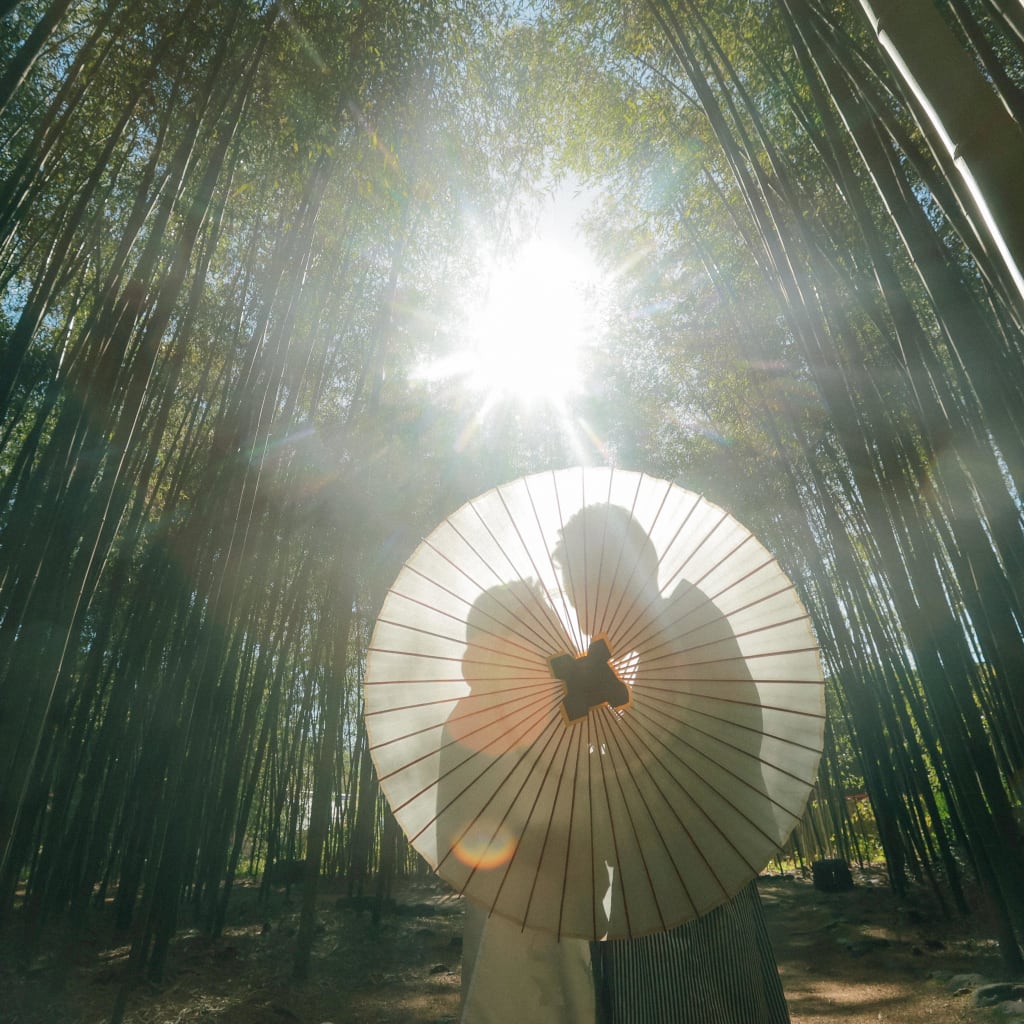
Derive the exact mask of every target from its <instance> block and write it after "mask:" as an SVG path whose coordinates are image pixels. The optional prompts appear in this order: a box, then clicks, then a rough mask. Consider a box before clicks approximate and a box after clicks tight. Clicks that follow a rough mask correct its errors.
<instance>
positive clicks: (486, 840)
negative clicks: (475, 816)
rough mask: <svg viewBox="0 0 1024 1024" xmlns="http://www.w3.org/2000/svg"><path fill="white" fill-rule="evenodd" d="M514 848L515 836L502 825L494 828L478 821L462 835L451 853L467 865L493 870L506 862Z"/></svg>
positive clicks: (477, 868) (480, 869)
mask: <svg viewBox="0 0 1024 1024" xmlns="http://www.w3.org/2000/svg"><path fill="white" fill-rule="evenodd" d="M515 850H516V842H515V836H513V834H512V832H511V831H510V830H509V829H507V828H506V827H505V826H504V825H499V826H498V828H497V829H495V828H494V827H493V826H490V825H487V824H484V823H480V824H477V825H474V826H473V827H472V828H470V829H469V831H467V832H466V833H465V835H463V837H462V838H461V839H460V840H459V841H458V843H456V844H455V846H454V848H453V849H452V853H454V854H455V856H456V857H457V858H458V859H459V860H460V861H461V862H462V863H463V864H465V865H466V866H467V867H471V868H473V869H474V870H478V871H493V870H494V869H495V868H500V867H502V866H503V865H505V864H507V863H508V862H509V861H510V860H511V859H512V855H513V854H514V853H515Z"/></svg>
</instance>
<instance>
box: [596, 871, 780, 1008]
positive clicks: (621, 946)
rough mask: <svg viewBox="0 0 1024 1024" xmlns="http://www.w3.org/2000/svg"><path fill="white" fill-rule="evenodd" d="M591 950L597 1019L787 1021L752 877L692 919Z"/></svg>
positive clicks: (772, 954)
mask: <svg viewBox="0 0 1024 1024" xmlns="http://www.w3.org/2000/svg"><path fill="white" fill-rule="evenodd" d="M591 950H592V959H593V969H594V981H595V985H596V988H597V1019H598V1021H599V1024H789V1010H788V1008H787V1006H786V998H785V996H784V994H783V991H782V982H781V980H780V978H779V973H778V968H777V966H776V963H775V956H774V953H773V952H772V948H771V942H770V940H769V937H768V932H767V929H766V928H765V922H764V913H763V910H762V908H761V901H760V898H759V896H758V893H757V886H756V883H754V882H751V883H750V884H749V885H748V886H747V887H746V888H745V889H742V890H741V891H740V892H739V894H738V895H737V896H735V897H734V898H733V899H732V900H730V901H729V902H728V903H725V904H723V905H722V906H720V907H718V908H716V909H715V910H712V911H711V912H710V913H708V914H707V915H705V916H704V917H701V918H698V919H697V920H696V921H690V922H688V923H687V924H684V925H681V926H680V927H678V928H674V929H672V930H671V931H668V932H662V933H659V934H655V935H647V936H643V937H642V938H637V939H629V940H622V941H613V942H595V943H593V944H592V946H591Z"/></svg>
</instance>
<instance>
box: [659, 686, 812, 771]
mask: <svg viewBox="0 0 1024 1024" xmlns="http://www.w3.org/2000/svg"><path fill="white" fill-rule="evenodd" d="M668 692H670V691H668V690H656V691H653V692H650V693H648V694H645V696H648V697H649V698H650V700H651V701H652V702H654V703H657V704H658V705H659V706H664V707H666V708H671V709H673V710H675V711H678V710H680V709H681V707H685V709H686V712H687V714H691V713H692V714H695V715H700V716H701V718H710V719H711V720H712V721H714V722H723V723H725V724H726V725H732V726H734V727H735V728H737V729H742V730H743V731H744V732H752V733H754V734H755V735H757V736H764V737H765V738H766V739H770V740H776V741H777V742H779V743H785V744H786V745H787V746H789V747H796V748H797V749H798V750H806V751H808V752H809V753H812V754H820V753H821V748H820V747H812V746H810V745H809V744H807V743H800V742H799V741H798V740H794V739H789V738H788V737H786V736H779V735H778V733H774V732H768V731H766V730H764V729H754V728H752V727H751V726H749V725H743V724H742V723H741V722H736V721H734V720H733V719H731V718H724V717H722V716H720V715H713V714H711V712H710V711H703V710H701V709H700V708H699V707H695V706H694V705H693V704H686V705H680V704H678V703H675V702H673V701H669V700H666V699H665V698H664V697H660V696H658V694H660V693H668ZM671 692H673V693H679V692H680V691H678V690H677V691H671ZM682 692H683V693H685V694H686V695H687V696H689V697H699V698H701V699H703V700H709V701H714V702H716V703H719V704H729V705H731V706H733V707H745V708H755V709H756V710H758V711H761V710H769V711H787V710H791V711H793V712H794V713H795V714H803V715H806V716H807V717H812V718H818V719H821V718H824V715H811V714H809V713H808V712H800V711H797V710H796V709H795V708H793V709H789V708H773V707H771V706H770V705H765V704H762V703H760V702H759V701H756V702H755V701H745V700H731V699H730V698H728V697H715V696H714V695H712V694H703V693H693V692H692V691H682ZM665 714H666V715H667V716H668V712H667V711H666V712H665ZM669 717H672V719H673V721H675V722H684V721H685V720H684V719H681V718H677V717H674V716H669ZM764 763H765V764H770V765H771V767H773V768H777V769H778V770H779V771H781V772H785V774H787V775H788V774H789V772H786V771H785V769H784V768H779V767H778V765H774V764H771V762H770V761H765V762H764ZM793 778H798V776H796V775H794V776H793ZM801 781H803V780H801Z"/></svg>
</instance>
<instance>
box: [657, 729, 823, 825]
mask: <svg viewBox="0 0 1024 1024" xmlns="http://www.w3.org/2000/svg"><path fill="white" fill-rule="evenodd" d="M699 713H700V712H698V714H699ZM638 717H640V718H643V719H645V720H649V721H655V718H654V716H652V715H651V714H650V713H645V712H643V711H641V712H640V713H639V714H638ZM663 717H664V718H670V719H671V720H672V721H673V722H674V723H675V724H677V725H679V726H682V728H683V729H689V730H691V731H692V732H695V733H697V735H698V736H704V737H705V738H707V739H709V740H712V741H713V742H714V743H717V744H720V745H721V746H723V747H728V748H729V749H730V750H734V751H735V752H736V753H737V754H740V755H742V756H743V757H744V758H746V759H747V760H748V761H754V762H756V763H757V764H761V765H764V766H765V767H766V768H771V769H772V770H773V771H777V772H779V773H780V774H782V775H785V776H787V777H788V778H790V779H793V780H794V781H795V782H799V783H801V784H806V782H805V780H804V779H802V778H800V776H799V775H794V774H793V772H791V771H788V770H787V769H785V768H781V767H779V765H777V764H774V763H772V762H771V761H768V760H766V759H765V758H763V757H762V756H761V755H760V753H758V754H753V753H751V752H750V751H749V750H744V749H743V748H742V747H739V746H737V745H736V744H735V743H730V742H729V741H728V740H726V739H723V738H722V737H721V736H718V735H716V734H715V733H713V732H709V731H707V730H706V729H701V728H700V727H699V726H696V725H694V724H693V722H690V721H688V720H687V719H685V718H678V717H676V716H675V715H669V714H668V713H667V712H666V713H664V715H663ZM704 717H705V718H710V719H712V721H715V722H725V723H727V724H734V723H730V722H729V720H728V719H725V718H717V717H716V716H714V715H705V716H704ZM740 728H743V729H745V730H746V731H747V732H752V733H754V734H755V735H757V736H765V735H767V734H766V733H763V732H759V731H758V730H757V729H751V728H750V727H749V726H740ZM673 735H674V736H676V737H677V738H679V739H680V740H682V741H683V742H685V743H686V745H687V746H688V747H689V748H690V749H691V750H695V751H697V753H698V754H699V755H700V756H702V757H704V758H706V759H707V760H709V761H710V762H711V763H712V764H716V765H718V767H719V768H721V769H722V770H723V771H725V772H727V773H728V774H730V775H732V776H733V777H734V778H736V779H737V780H738V781H740V782H741V783H743V784H744V785H745V786H746V787H747V788H748V789H753V790H754V792H756V793H757V794H758V795H759V796H763V797H765V798H766V799H767V800H769V801H770V802H771V803H773V804H775V806H776V807H778V808H779V810H782V811H785V812H786V813H787V814H788V815H790V816H791V817H793V818H799V817H800V811H794V810H792V809H791V808H789V807H787V806H786V805H785V804H782V803H779V801H778V800H776V799H775V798H774V797H773V796H772V795H771V794H770V793H768V792H767V786H766V791H765V792H762V791H761V790H760V789H758V788H757V786H755V785H753V783H751V782H749V781H748V780H746V779H742V778H740V777H739V776H738V775H736V774H735V772H733V771H732V769H730V768H727V767H726V766H725V765H723V764H719V762H718V761H716V760H715V759H714V758H713V757H711V756H710V755H708V754H707V753H705V752H704V751H702V750H701V749H700V748H699V747H697V746H695V745H694V744H693V743H689V742H687V741H686V740H684V739H683V737H682V736H680V735H679V733H678V732H674V733H673ZM807 749H810V750H813V748H807ZM762 781H763V778H762Z"/></svg>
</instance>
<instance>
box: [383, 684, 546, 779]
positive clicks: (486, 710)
mask: <svg viewBox="0 0 1024 1024" xmlns="http://www.w3.org/2000/svg"><path fill="white" fill-rule="evenodd" d="M520 689H526V690H535V689H536V687H521V688H520ZM455 699H456V700H457V701H460V702H461V701H464V700H472V698H471V697H458V698H455ZM430 703H433V704H437V703H444V704H447V703H450V701H433V702H430ZM430 703H427V704H412V705H409V706H407V707H404V708H388V709H387V711H388V712H397V711H418V710H420V709H421V708H425V707H430ZM506 703H508V704H510V705H514V711H513V710H511V709H510V710H509V711H508V712H507V715H508V716H511V715H512V714H518V713H520V712H526V711H531V710H533V709H534V708H535V707H536V706H537V705H543V704H547V705H549V706H550V704H551V699H550V697H549V696H548V695H546V694H540V695H535V696H533V698H532V699H531V700H529V701H524V700H515V701H507V702H506ZM494 710H495V709H494V708H493V707H483V708H477V709H476V710H474V711H470V712H468V713H467V714H465V715H460V716H459V720H460V721H465V720H466V719H469V718H475V717H477V716H478V715H483V714H488V715H491V716H493V713H494ZM381 713H382V712H379V711H378V712H376V714H381ZM519 724H525V723H519ZM446 725H447V719H446V720H445V721H444V722H435V723H433V724H432V725H425V726H423V728H422V729H414V730H413V731H412V732H407V733H403V734H402V735H401V736H393V737H392V738H391V739H389V740H383V741H382V742H380V743H374V744H373V745H372V746H371V747H370V749H371V750H382V749H383V748H384V747H387V746H390V745H391V744H392V743H402V742H404V741H406V740H411V739H413V738H414V737H416V736H423V735H425V734H426V733H429V732H433V731H434V730H435V729H437V728H444V727H445V726H446ZM483 728H484V727H483V726H481V727H480V728H479V729H474V730H473V732H471V733H467V734H466V737H469V736H474V735H476V734H477V733H478V732H482V731H483ZM509 732H511V729H507V730H506V735H507V734H508V733H509ZM464 738H465V737H464ZM456 742H461V741H458V740H457V741H456ZM463 745H465V744H463ZM428 756H429V755H428ZM420 760H422V757H421V758H418V759H417V761H420ZM417 761H409V762H408V763H407V764H405V765H403V766H402V768H398V769H395V771H404V770H405V769H406V768H408V767H410V766H411V765H413V764H416V763H417ZM394 774H395V772H391V773H390V775H394Z"/></svg>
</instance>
